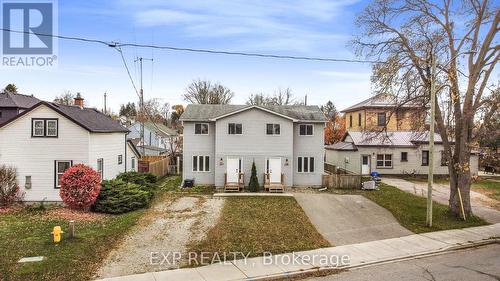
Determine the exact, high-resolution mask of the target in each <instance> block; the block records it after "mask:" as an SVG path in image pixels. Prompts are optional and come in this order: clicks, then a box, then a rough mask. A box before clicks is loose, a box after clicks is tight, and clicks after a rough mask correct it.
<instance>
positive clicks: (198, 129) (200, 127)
mask: <svg viewBox="0 0 500 281" xmlns="http://www.w3.org/2000/svg"><path fill="white" fill-rule="evenodd" d="M194 134H195V135H208V123H195V124H194Z"/></svg>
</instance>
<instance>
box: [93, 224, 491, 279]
mask: <svg viewBox="0 0 500 281" xmlns="http://www.w3.org/2000/svg"><path fill="white" fill-rule="evenodd" d="M499 238H500V224H494V225H488V226H479V227H472V228H464V229H455V230H446V231H438V232H430V233H424V234H413V235H409V236H403V237H399V238H391V239H385V240H378V241H371V242H365V243H359V244H352V245H345V246H339V247H331V248H322V249H316V250H311V251H305V252H296V253H288V254H281V255H276V256H273V259H272V260H273V262H272V263H271V264H266V261H267V260H268V259H265V258H263V257H256V258H250V259H247V260H246V262H245V261H244V260H237V261H232V262H227V263H219V264H212V265H208V266H202V267H197V268H186V269H177V270H168V271H161V272H149V273H144V274H137V275H129V276H122V277H114V278H108V279H102V280H106V281H132V280H133V281H161V280H165V281H167V280H192V281H232V280H249V279H251V280H265V279H271V278H276V277H287V276H293V275H298V274H303V273H307V272H316V271H320V270H328V269H332V268H338V269H349V268H354V267H360V266H366V265H370V264H377V263H382V262H389V261H393V260H401V259H409V258H415V257H419V256H425V255H430V254H435V253H439V252H444V251H449V250H454V249H459V248H465V247H471V246H475V245H482V244H487V243H494V242H499ZM344 255H347V256H349V262H348V263H345V264H342V265H340V266H339V264H338V263H336V259H335V257H339V258H341V257H342V256H344ZM294 257H298V258H299V260H300V262H299V263H291V262H289V261H291V260H293V258H294ZM324 257H329V258H330V259H328V260H325V259H324ZM331 257H333V259H332V258H331Z"/></svg>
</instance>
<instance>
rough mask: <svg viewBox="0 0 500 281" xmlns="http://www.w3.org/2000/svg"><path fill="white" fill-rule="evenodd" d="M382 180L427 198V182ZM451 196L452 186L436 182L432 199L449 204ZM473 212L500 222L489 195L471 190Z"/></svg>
mask: <svg viewBox="0 0 500 281" xmlns="http://www.w3.org/2000/svg"><path fill="white" fill-rule="evenodd" d="M382 182H383V183H385V184H388V185H391V186H394V187H397V188H399V189H401V190H403V191H406V192H408V193H411V194H414V195H417V196H420V197H426V198H427V183H413V182H410V181H407V180H405V179H399V178H382ZM449 198H450V187H449V186H448V185H445V184H439V183H434V185H433V188H432V200H433V201H436V202H438V203H441V204H444V205H448V200H449ZM470 198H471V205H472V213H473V214H474V215H476V216H478V217H480V218H483V219H484V220H485V221H487V222H489V223H500V212H499V211H497V210H495V209H493V208H491V207H490V206H488V204H487V203H486V202H488V201H491V200H492V199H490V198H488V197H487V196H485V195H483V194H481V193H479V192H475V191H473V190H471V191H470Z"/></svg>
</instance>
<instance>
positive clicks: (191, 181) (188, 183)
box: [184, 179, 194, 188]
mask: <svg viewBox="0 0 500 281" xmlns="http://www.w3.org/2000/svg"><path fill="white" fill-rule="evenodd" d="M193 186H194V179H185V180H184V188H191V187H193Z"/></svg>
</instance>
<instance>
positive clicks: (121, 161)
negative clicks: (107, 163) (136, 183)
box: [118, 154, 123, 165]
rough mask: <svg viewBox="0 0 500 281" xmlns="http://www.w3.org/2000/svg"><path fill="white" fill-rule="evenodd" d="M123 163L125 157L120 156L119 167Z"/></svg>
mask: <svg viewBox="0 0 500 281" xmlns="http://www.w3.org/2000/svg"><path fill="white" fill-rule="evenodd" d="M122 163H123V155H121V154H120V155H118V165H121V164H122Z"/></svg>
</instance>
